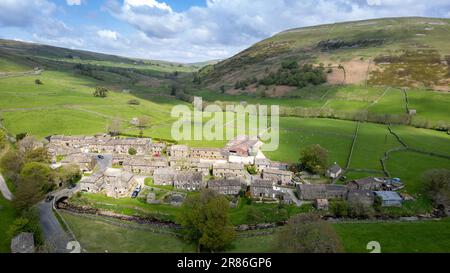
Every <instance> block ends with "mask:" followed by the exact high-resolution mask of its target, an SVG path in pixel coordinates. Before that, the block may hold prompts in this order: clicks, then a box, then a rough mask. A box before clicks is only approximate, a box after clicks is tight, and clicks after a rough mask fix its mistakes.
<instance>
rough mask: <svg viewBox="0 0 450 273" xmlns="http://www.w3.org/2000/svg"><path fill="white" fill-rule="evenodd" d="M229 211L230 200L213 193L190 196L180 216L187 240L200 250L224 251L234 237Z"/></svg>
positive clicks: (208, 191)
mask: <svg viewBox="0 0 450 273" xmlns="http://www.w3.org/2000/svg"><path fill="white" fill-rule="evenodd" d="M228 210H229V202H228V200H227V199H226V198H225V197H224V196H221V195H218V194H217V193H215V192H214V191H212V190H209V189H204V190H203V191H202V192H200V194H199V195H195V196H188V198H186V200H185V202H184V203H183V206H182V213H181V214H180V217H179V220H180V223H181V226H182V227H183V234H184V236H185V238H186V239H187V240H189V241H191V242H194V243H196V244H197V246H198V249H199V250H200V249H201V248H205V249H208V250H211V251H214V250H222V249H225V248H226V247H227V246H228V245H229V244H230V243H231V242H232V241H233V239H234V238H235V230H234V227H233V226H232V225H231V223H230V220H229V218H228Z"/></svg>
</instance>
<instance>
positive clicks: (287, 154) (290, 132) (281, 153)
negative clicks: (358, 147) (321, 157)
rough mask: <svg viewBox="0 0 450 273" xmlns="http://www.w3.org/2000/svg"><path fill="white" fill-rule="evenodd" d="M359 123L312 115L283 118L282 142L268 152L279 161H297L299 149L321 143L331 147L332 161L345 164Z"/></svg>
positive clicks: (268, 154) (327, 147)
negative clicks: (313, 117)
mask: <svg viewBox="0 0 450 273" xmlns="http://www.w3.org/2000/svg"><path fill="white" fill-rule="evenodd" d="M355 128H356V123H355V122H351V121H341V120H331V119H309V118H280V145H279V148H278V150H276V151H273V152H267V153H266V155H267V156H268V157H269V158H270V159H272V160H277V161H285V162H291V163H294V162H298V160H299V157H300V150H301V149H304V148H305V147H307V146H310V145H313V144H320V145H321V146H322V147H324V148H325V149H327V150H328V151H329V157H330V161H332V162H338V163H339V164H340V165H341V166H345V163H346V162H347V157H348V153H349V150H350V147H351V144H352V140H353V134H354V130H355Z"/></svg>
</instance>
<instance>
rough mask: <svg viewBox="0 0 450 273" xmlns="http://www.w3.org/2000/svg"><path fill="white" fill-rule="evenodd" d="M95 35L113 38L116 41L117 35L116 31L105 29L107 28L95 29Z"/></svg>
mask: <svg viewBox="0 0 450 273" xmlns="http://www.w3.org/2000/svg"><path fill="white" fill-rule="evenodd" d="M97 35H98V36H99V37H100V38H103V39H109V40H114V41H117V36H118V35H117V32H115V31H112V30H107V29H104V30H99V31H97Z"/></svg>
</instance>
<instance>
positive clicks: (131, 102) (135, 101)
mask: <svg viewBox="0 0 450 273" xmlns="http://www.w3.org/2000/svg"><path fill="white" fill-rule="evenodd" d="M128 104H130V105H140V104H141V102H140V101H139V100H137V99H131V100H129V101H128Z"/></svg>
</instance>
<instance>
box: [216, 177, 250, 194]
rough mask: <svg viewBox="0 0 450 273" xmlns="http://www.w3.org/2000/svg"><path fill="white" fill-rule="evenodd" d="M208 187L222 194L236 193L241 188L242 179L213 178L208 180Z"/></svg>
mask: <svg viewBox="0 0 450 273" xmlns="http://www.w3.org/2000/svg"><path fill="white" fill-rule="evenodd" d="M208 188H209V189H212V190H214V191H216V192H217V193H219V194H223V195H238V194H239V192H240V191H241V190H242V181H241V180H239V179H226V178H225V179H215V180H210V181H209V182H208Z"/></svg>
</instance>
